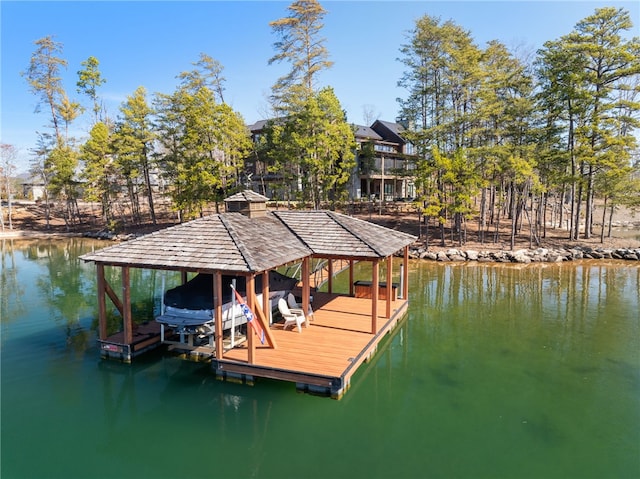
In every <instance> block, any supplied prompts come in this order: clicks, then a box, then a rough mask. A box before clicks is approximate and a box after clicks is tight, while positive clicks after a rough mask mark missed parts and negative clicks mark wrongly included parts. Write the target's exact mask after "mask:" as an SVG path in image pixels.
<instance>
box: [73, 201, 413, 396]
mask: <svg viewBox="0 0 640 479" xmlns="http://www.w3.org/2000/svg"><path fill="white" fill-rule="evenodd" d="M266 200H267V198H266V197H264V196H261V195H258V194H257V193H254V192H251V191H245V192H242V193H238V194H236V195H234V196H232V197H230V198H228V199H227V200H225V205H226V210H227V211H226V212H225V213H220V214H216V215H212V216H208V217H204V218H200V219H197V220H193V221H190V222H187V223H183V224H180V225H176V226H173V227H170V228H167V229H165V230H162V231H158V232H155V233H152V234H149V235H146V236H143V237H140V238H137V239H135V240H132V241H127V242H124V243H122V244H117V245H114V246H110V247H107V248H104V249H102V250H98V251H94V252H91V253H87V254H85V255H83V256H82V259H83V260H84V261H89V262H94V263H95V264H96V272H97V303H98V316H99V317H98V320H99V321H98V323H99V327H98V329H99V343H100V350H101V354H102V355H103V356H104V357H108V358H118V359H121V360H123V361H128V362H130V361H131V360H132V359H133V358H134V357H135V356H137V355H139V354H142V353H144V352H145V351H148V350H149V349H151V348H154V347H158V346H161V345H166V346H167V347H168V348H169V349H172V350H175V351H180V352H181V353H183V354H185V355H188V356H189V357H191V358H194V357H195V358H197V359H204V360H211V363H212V368H213V370H214V371H215V374H216V376H217V377H218V378H220V379H226V380H234V381H241V382H245V383H253V381H254V380H255V379H256V378H270V379H276V380H282V381H290V382H293V383H295V384H296V387H297V389H299V390H302V391H308V392H311V393H317V394H326V395H330V396H332V397H336V398H339V397H341V396H342V395H343V394H344V393H345V391H346V390H347V389H348V388H349V385H350V381H351V378H352V376H353V374H354V373H355V371H356V370H357V369H358V367H360V366H361V365H362V363H364V362H365V361H366V360H367V359H369V358H370V357H371V355H372V354H374V353H375V352H376V350H377V347H378V345H379V344H380V341H381V340H382V339H383V338H384V336H385V335H386V334H387V333H388V332H389V331H391V330H392V329H393V328H394V327H395V325H396V324H397V323H398V321H400V320H401V319H402V318H403V317H404V315H405V314H406V311H407V309H408V299H407V298H408V296H409V295H408V291H409V286H408V282H409V281H408V258H409V245H410V244H412V243H413V242H414V241H415V239H416V238H415V237H414V236H412V235H408V234H406V233H402V232H399V231H396V230H391V229H389V228H384V227H382V226H379V225H374V224H372V223H369V222H366V221H363V220H359V219H356V218H352V217H350V216H345V215H342V214H339V213H335V212H332V211H321V210H311V211H286V210H280V211H273V212H268V211H267V210H266ZM275 243H277V244H275ZM396 257H399V258H398V259H399V260H400V261H395V260H394V258H396ZM359 262H368V263H370V265H371V268H370V273H367V274H366V276H367V277H364V278H361V277H357V278H356V277H355V276H356V272H355V268H354V265H355V264H356V263H359ZM313 264H324V265H326V271H321V272H322V275H316V274H315V273H316V272H317V271H312V269H313V268H312V265H313ZM398 264H399V267H398ZM291 265H299V271H300V278H299V283H298V286H297V287H294V289H295V290H296V291H295V292H296V294H295V296H296V298H295V301H296V303H297V305H296V306H294V307H292V306H289V307H291V308H293V309H291V311H288V308H287V306H286V302H285V299H284V298H283V297H282V294H285V296H287V294H288V293H289V292H291V286H288V287H287V288H284V289H285V290H286V291H281V290H282V289H283V288H280V290H278V291H275V290H276V289H278V288H277V287H276V286H273V287H274V291H271V290H270V288H271V285H270V279H273V278H274V277H277V275H279V274H280V275H281V273H279V271H278V269H281V268H285V267H286V268H288V267H289V266H291ZM381 266H383V267H384V271H385V273H384V277H380V267H381ZM105 268H120V269H121V280H122V289H121V291H118V292H116V291H115V290H114V288H113V286H112V285H110V284H109V281H108V280H107V278H108V276H107V275H106V273H105ZM131 268H145V269H160V270H170V271H179V272H180V273H181V275H182V280H183V286H187V284H188V283H189V282H188V281H187V279H188V276H187V275H188V274H196V275H209V276H207V277H206V278H205V279H210V281H209V282H208V283H206V288H205V289H204V290H203V291H202V292H200V293H199V294H200V296H199V297H200V301H205V303H206V306H199V307H197V308H190V307H188V306H179V308H186V309H185V311H188V313H187V314H189V315H191V316H188V318H189V319H188V321H190V322H189V323H187V322H186V321H187V320H185V322H183V323H181V322H179V321H178V320H176V319H172V320H167V321H165V320H164V319H163V318H165V315H164V314H163V315H161V316H160V317H158V318H157V321H163V324H162V325H161V324H158V323H157V322H155V321H154V322H149V323H145V324H142V325H136V324H135V323H136V322H135V321H134V318H132V308H131V284H130V283H131V281H130V269H131ZM346 269H348V273H347V272H346V271H345V273H343V274H348V275H349V281H348V285H349V286H348V287H347V288H346V289H348V291H336V290H335V289H334V287H333V278H334V275H335V274H336V273H337V270H346ZM367 271H369V270H367ZM312 273H313V274H312ZM320 276H322V277H320ZM312 277H313V278H316V279H314V280H312ZM229 278H238V279H242V281H241V283H242V285H243V288H244V291H243V295H244V298H245V299H242V297H241V296H240V295H238V297H239V298H240V300H239V301H240V304H241V305H242V308H240V309H243V308H244V309H243V312H242V313H240V314H241V315H242V316H244V318H245V319H244V322H246V323H247V326H246V327H245V328H244V329H245V330H246V331H241V332H239V333H240V335H238V336H235V334H236V333H235V328H234V327H230V329H229V326H227V325H226V322H225V321H226V320H225V319H223V317H224V314H225V313H223V310H225V309H224V308H228V307H229V303H228V302H227V301H228V300H227V299H225V298H228V297H230V296H232V295H230V296H229V295H227V293H229V290H228V288H230V287H231V285H230V284H229ZM287 279H288V280H292V279H293V284H294V285H295V282H296V281H295V279H294V278H291V277H288V278H287ZM319 281H320V282H322V283H324V284H325V286H323V291H325V289H324V288H325V287H326V292H318V291H317V289H316V286H317V285H318V282H319ZM394 281H398V282H394ZM233 289H235V287H234V288H233ZM271 292H273V293H274V294H276V296H277V297H278V299H276V300H275V301H276V303H281V304H280V305H279V306H278V309H280V313H281V315H282V317H283V318H286V319H287V321H288V322H292V323H291V324H293V323H295V324H296V326H294V327H293V329H285V328H283V325H282V323H278V322H275V323H273V321H272V319H273V317H274V316H272V310H271V308H273V307H275V305H274V304H270V303H271V301H272V296H271V295H270V294H271ZM274 297H275V296H274ZM203 298H204V299H203ZM261 298H269V301H265V302H264V303H263V302H262V300H261ZM298 298H300V299H299V300H298ZM107 300H110V301H111V304H112V306H113V307H115V309H116V310H117V311H118V313H119V316H120V317H121V318H122V325H121V326H122V328H121V330H120V331H119V332H115V333H114V332H112V331H110V330H109V328H110V327H111V326H109V321H108V319H107V316H108V315H107V312H108V310H107V308H108V302H107ZM244 302H246V304H243V303H244ZM281 306H282V308H285V309H282V308H281ZM172 307H174V306H172ZM234 307H235V306H234ZM295 308H297V309H295ZM311 308H312V310H313V314H311ZM296 310H297V311H299V313H296V314H293V313H294V312H295V311H296ZM189 311H190V312H189ZM226 311H227V315H228V311H229V309H226ZM303 312H307V314H306V315H305V314H303ZM175 314H182V313H179V312H178V313H175ZM192 314H197V315H198V316H196V318H197V321H196V322H195V323H194V322H193V321H191V319H192V318H193V317H194V316H192ZM203 314H204V316H203ZM235 314H236V313H235V312H234V313H233V315H234V316H232V318H235V317H236V316H235ZM305 316H306V322H305V324H306V325H305V326H301V327H300V329H301V330H300V331H298V325H299V324H300V323H301V322H302V321H304V320H305ZM176 317H177V316H175V315H174V316H173V318H176ZM275 317H276V318H277V316H275ZM201 318H206V319H201ZM180 321H182V320H180ZM165 323H166V324H165ZM185 324H188V325H189V326H188V327H186V326H185ZM232 324H233V322H232ZM236 324H241V323H236ZM249 325H251V327H249ZM201 326H202V327H201ZM172 328H174V329H175V328H178V329H177V331H174V330H172ZM229 331H234V332H233V333H231V334H230V333H229ZM176 332H178V333H179V335H178V339H177V340H176V337H175V336H176ZM262 340H264V342H262ZM203 341H204V342H203Z"/></svg>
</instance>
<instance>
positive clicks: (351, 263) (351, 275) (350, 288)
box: [349, 259, 355, 296]
mask: <svg viewBox="0 0 640 479" xmlns="http://www.w3.org/2000/svg"><path fill="white" fill-rule="evenodd" d="M354 264H355V263H354V261H353V260H352V259H350V260H349V296H353V265H354Z"/></svg>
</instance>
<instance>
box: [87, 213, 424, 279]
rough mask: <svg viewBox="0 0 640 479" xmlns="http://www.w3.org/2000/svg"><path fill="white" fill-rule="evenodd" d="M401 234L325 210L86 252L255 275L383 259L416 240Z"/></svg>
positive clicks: (224, 219)
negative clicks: (325, 261) (341, 260)
mask: <svg viewBox="0 0 640 479" xmlns="http://www.w3.org/2000/svg"><path fill="white" fill-rule="evenodd" d="M415 239H416V238H415V237H414V236H412V235H409V234H406V233H402V232H399V231H395V230H391V229H389V228H385V227H383V226H378V225H375V224H373V223H369V222H367V221H363V220H359V219H356V218H352V217H350V216H346V215H342V214H339V213H334V212H330V211H276V212H273V213H269V214H268V215H267V216H265V217H263V218H251V219H250V218H247V217H246V216H244V215H242V214H240V213H223V214H217V215H212V216H208V217H206V218H201V219H197V220H194V221H190V222H188V223H184V224H181V225H178V226H173V227H170V228H167V229H164V230H161V231H157V232H155V233H152V234H150V235H147V236H143V237H141V238H138V239H135V240H132V241H128V242H125V243H121V244H117V245H114V246H111V247H108V248H104V249H102V250H99V251H96V252H92V253H88V254H85V255H83V256H82V257H81V258H82V259H83V260H84V261H93V262H96V263H101V264H106V265H118V266H132V267H138V268H152V269H182V270H189V271H201V272H213V271H229V272H238V273H249V272H260V271H266V270H269V269H273V268H276V267H278V266H281V265H283V264H286V263H290V262H293V261H298V260H300V259H302V258H304V257H306V256H310V255H312V254H313V255H317V256H345V257H349V258H354V259H374V258H385V257H387V256H389V255H392V254H394V253H395V252H397V251H398V250H400V249H402V248H403V247H404V246H407V245H409V244H411V243H412V242H413V241H415Z"/></svg>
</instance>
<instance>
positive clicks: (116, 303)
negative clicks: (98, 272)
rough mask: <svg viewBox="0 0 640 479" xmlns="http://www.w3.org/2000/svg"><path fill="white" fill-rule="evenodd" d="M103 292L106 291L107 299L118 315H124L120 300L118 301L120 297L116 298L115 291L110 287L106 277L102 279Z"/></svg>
mask: <svg viewBox="0 0 640 479" xmlns="http://www.w3.org/2000/svg"><path fill="white" fill-rule="evenodd" d="M104 292H105V293H107V296H109V299H110V300H111V302H112V303H113V305H114V306H115V307H116V309H117V310H118V312H119V313H120V316H122V317H124V307H123V305H122V301H120V298H118V295H117V294H116V293H115V291H114V290H113V289H111V286H110V285H109V283H107V280H106V278H105V280H104Z"/></svg>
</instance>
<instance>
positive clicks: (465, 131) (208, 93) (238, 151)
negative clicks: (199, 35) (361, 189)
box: [1, 1, 640, 247]
mask: <svg viewBox="0 0 640 479" xmlns="http://www.w3.org/2000/svg"><path fill="white" fill-rule="evenodd" d="M325 14H326V11H325V10H324V8H323V7H322V5H320V4H319V3H318V2H316V1H297V2H294V3H293V4H291V5H290V6H289V8H288V15H287V16H285V17H283V18H281V19H278V20H274V21H273V22H271V23H270V24H269V26H270V28H271V29H272V30H273V33H274V34H275V36H276V38H277V39H278V40H277V41H276V42H275V43H274V44H273V50H274V55H273V56H272V57H271V58H270V59H269V60H268V61H269V63H273V64H277V63H284V64H286V65H288V67H289V70H288V71H285V73H284V74H283V75H282V76H281V77H280V78H278V80H277V81H276V83H275V84H274V85H273V86H272V88H271V90H270V94H269V102H270V111H269V115H268V116H269V118H271V119H272V120H273V121H271V122H269V123H268V124H267V128H266V129H265V134H264V135H263V137H262V140H261V141H260V142H257V143H252V142H251V141H249V137H248V135H247V131H246V125H245V123H244V119H243V118H242V116H241V115H240V114H239V113H238V112H237V111H235V110H234V109H233V108H232V107H231V106H230V105H229V104H227V103H226V102H225V78H224V74H223V71H224V67H223V65H221V64H220V63H219V62H218V61H217V60H215V59H214V58H212V57H210V56H209V55H207V54H204V53H202V54H201V55H200V57H199V59H198V60H197V61H196V62H194V63H193V69H192V70H190V71H185V72H182V73H180V74H179V76H178V78H179V80H180V82H179V85H178V87H177V88H176V90H175V91H174V92H172V93H155V94H152V95H149V94H148V92H147V91H146V89H145V88H144V87H139V88H138V89H136V91H135V92H133V93H132V94H131V95H129V96H127V98H126V100H125V101H124V102H123V103H122V104H121V106H120V108H119V113H118V115H117V116H116V117H112V116H111V115H110V114H109V113H108V112H106V111H105V109H104V108H103V101H102V99H101V97H100V89H101V87H102V85H103V84H104V83H105V81H106V79H105V78H103V77H102V74H101V72H100V62H99V60H98V59H97V58H95V57H93V56H90V57H88V58H87V59H86V60H85V61H83V62H82V65H81V66H82V68H81V69H80V70H79V71H78V78H77V82H76V85H75V91H74V92H73V93H74V94H77V95H78V99H77V100H75V99H72V98H71V90H68V89H67V88H65V86H64V85H63V84H62V82H61V79H60V70H61V69H63V68H65V67H66V66H67V62H66V60H65V59H64V46H63V45H62V44H61V43H59V42H57V41H56V40H55V38H54V37H53V36H46V37H43V38H41V39H38V40H37V41H36V42H35V51H34V52H33V54H32V57H31V59H30V61H27V62H26V65H27V66H26V68H25V70H24V71H22V72H21V74H22V76H23V78H24V79H25V85H26V86H28V87H30V89H31V91H32V93H33V94H34V96H35V97H36V98H38V104H39V106H40V107H41V108H42V109H43V110H46V111H48V112H50V124H49V125H47V128H46V129H45V130H44V131H42V132H39V133H38V142H37V143H38V144H37V145H34V147H33V149H32V150H31V154H32V161H31V173H32V174H33V175H34V176H36V177H38V178H40V179H41V180H42V181H43V182H44V184H45V192H46V195H47V198H46V200H45V201H44V218H45V222H46V225H47V226H50V219H51V218H52V211H50V205H52V204H53V205H54V206H56V209H55V211H56V212H57V215H58V216H59V217H60V218H61V219H62V220H64V224H65V227H66V228H67V229H72V228H77V227H78V226H81V225H83V224H85V223H87V222H88V221H87V216H86V214H83V212H82V211H81V209H80V207H79V201H78V200H79V199H80V195H81V194H82V199H84V200H87V201H89V202H93V203H97V204H99V205H100V208H101V211H100V214H99V215H98V216H99V218H100V219H101V221H102V226H103V227H106V228H108V229H112V230H114V229H118V228H123V227H126V226H138V227H141V226H143V225H144V224H147V223H149V224H151V225H157V224H158V218H157V214H156V209H157V204H156V203H157V202H158V201H160V202H161V203H163V204H164V205H165V208H166V210H167V211H169V212H172V213H175V215H172V216H173V218H174V221H175V220H177V221H182V220H184V219H188V218H191V217H194V216H198V215H201V214H204V212H205V211H206V210H207V209H208V208H211V206H212V205H213V207H214V209H217V205H218V203H219V202H220V201H221V200H222V198H224V197H225V196H227V195H229V194H231V193H233V192H234V191H237V190H238V189H242V188H244V187H245V186H246V184H247V183H248V179H249V177H250V175H249V174H250V173H256V172H262V174H276V175H277V176H278V180H277V181H278V182H279V183H280V185H279V191H280V193H281V198H282V199H286V200H288V201H296V202H301V203H302V204H308V205H310V206H312V207H316V208H319V207H331V208H342V209H345V208H346V207H347V206H346V205H347V200H348V198H347V197H346V194H345V193H346V184H347V182H348V179H349V175H351V174H353V172H354V170H356V166H358V167H359V168H360V169H362V168H363V166H365V167H366V162H367V155H366V151H367V150H366V145H360V148H361V151H360V155H359V157H358V158H359V161H360V164H359V165H356V164H355V158H356V157H355V150H356V144H355V139H354V136H353V130H352V128H351V125H350V124H349V123H348V121H347V118H346V115H345V113H344V110H343V108H342V106H341V103H340V101H339V99H338V98H337V96H336V95H335V92H334V90H333V88H332V87H331V86H323V85H321V84H320V83H319V82H318V77H319V74H320V73H321V72H322V71H324V70H326V69H329V68H330V67H331V66H332V62H331V60H330V54H329V53H330V52H329V51H328V50H327V48H326V40H325V39H324V38H323V36H322V33H323V23H322V21H323V18H324V16H325ZM633 29H634V25H633V22H632V20H631V17H630V15H629V13H628V11H626V10H625V9H624V8H614V7H610V8H602V9H596V10H595V11H594V13H593V15H590V16H588V17H586V18H585V19H583V20H582V21H580V22H578V23H577V24H576V25H575V27H574V29H573V30H572V31H570V32H568V33H567V34H566V35H563V36H562V37H560V38H558V39H555V40H550V41H548V42H546V43H545V44H544V46H543V48H541V49H539V50H538V51H537V52H535V54H527V53H526V52H522V51H518V50H517V49H515V50H514V49H509V48H508V47H507V46H505V45H504V44H502V43H501V42H498V41H491V42H489V43H488V44H487V46H486V47H485V48H481V47H479V46H478V45H476V43H475V41H474V39H473V35H472V32H469V31H466V30H464V29H463V28H462V27H460V26H459V25H457V24H456V23H455V22H454V21H452V20H446V21H443V20H442V19H440V18H438V17H433V16H429V15H424V16H422V17H421V18H419V19H418V20H416V22H415V26H414V28H413V30H412V31H411V32H410V34H409V35H407V37H406V43H404V44H402V45H399V46H398V48H399V52H400V57H399V60H400V62H401V63H402V64H403V65H404V68H405V70H404V72H403V74H402V76H401V78H399V79H398V85H399V86H400V87H402V88H403V90H404V92H405V94H404V96H403V97H401V98H398V105H399V109H398V112H399V115H398V117H399V118H400V119H401V121H402V122H403V124H405V125H406V126H407V130H406V131H405V133H404V135H405V137H406V139H407V140H409V141H410V142H411V143H412V144H413V145H414V147H415V151H416V156H415V157H412V158H408V161H411V162H412V163H413V165H412V167H411V169H410V174H411V175H412V176H414V177H415V179H416V185H417V188H418V190H417V191H418V195H417V197H416V198H415V199H414V202H413V203H412V205H411V207H412V209H413V211H414V213H415V215H416V216H417V218H418V221H417V223H418V224H419V225H423V224H424V225H425V226H427V227H428V226H429V225H433V226H436V227H437V228H436V231H438V233H437V234H438V235H439V238H440V240H441V242H444V240H445V237H449V238H450V239H451V240H452V241H453V242H457V243H458V244H465V243H466V242H467V241H468V233H467V225H468V223H469V222H470V221H471V220H472V219H473V220H474V221H477V232H476V233H477V238H476V239H477V240H478V241H479V242H481V243H484V242H485V241H491V238H493V241H494V242H495V241H496V240H497V239H498V237H499V235H498V232H500V230H501V228H503V227H504V226H505V224H506V225H508V226H509V233H510V237H511V246H512V247H513V245H514V242H515V239H516V236H517V234H518V233H519V232H521V230H522V228H523V227H524V224H525V221H526V223H527V224H528V225H529V236H530V238H535V241H536V243H538V244H539V242H540V239H541V238H542V237H544V236H545V235H546V233H547V225H551V226H555V225H557V226H559V227H561V228H564V229H566V230H567V235H568V238H569V239H571V240H574V241H575V240H578V239H579V237H580V236H582V238H583V239H587V240H588V239H590V238H591V237H592V236H593V234H594V229H593V227H594V224H596V218H595V214H594V213H595V205H596V203H599V204H600V205H601V206H602V208H601V212H602V217H601V218H600V219H599V222H600V225H601V228H600V241H604V237H605V232H606V231H607V230H606V228H605V224H606V223H607V222H608V225H609V226H611V225H612V219H613V215H614V213H615V211H616V208H624V209H625V211H631V212H633V211H634V208H636V207H637V206H638V198H639V196H640V194H639V191H640V187H639V186H638V181H639V180H638V164H639V163H638V150H637V147H638V144H637V127H638V111H639V110H640V108H639V105H640V104H639V101H638V95H639V94H640V87H639V85H640V82H639V81H638V79H639V75H640V65H639V62H640V60H639V59H640V41H639V40H638V38H637V37H629V35H628V34H629V32H633ZM85 110H86V111H90V112H91V115H92V118H93V121H92V127H91V130H90V133H89V135H88V137H87V138H75V137H73V136H71V135H69V131H72V129H71V128H70V127H71V125H72V124H73V122H74V121H75V120H76V119H77V118H78V117H79V116H80V115H81V114H82V113H83V111H85ZM370 113H371V115H374V113H373V112H370ZM372 119H375V118H372ZM16 156H17V152H16V151H15V148H14V147H13V146H12V145H10V144H4V143H3V144H2V163H1V166H2V175H3V179H4V181H3V182H2V185H3V189H4V196H3V197H4V198H10V197H11V196H12V195H11V194H10V193H11V192H12V191H15V186H13V187H12V184H11V182H10V178H11V177H12V173H13V172H14V171H15V160H16ZM152 177H156V178H161V179H162V180H163V184H164V185H165V187H164V188H163V191H161V192H158V191H157V189H154V187H153V185H152V180H151V179H152ZM80 184H81V185H82V188H80V187H79V186H80ZM167 203H168V204H167ZM10 205H11V203H10V202H7V203H6V204H5V205H4V209H6V210H7V211H6V212H5V211H4V210H3V223H2V224H3V228H4V227H5V216H7V215H8V214H9V213H10ZM7 219H8V221H9V227H11V226H12V225H11V216H7ZM91 224H92V225H95V224H96V218H95V217H94V218H92V219H91ZM422 233H423V232H422V229H420V230H419V234H422ZM608 233H610V230H608ZM425 234H426V235H427V236H428V235H429V232H428V230H427V231H426V232H425Z"/></svg>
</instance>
